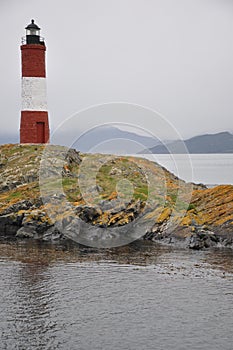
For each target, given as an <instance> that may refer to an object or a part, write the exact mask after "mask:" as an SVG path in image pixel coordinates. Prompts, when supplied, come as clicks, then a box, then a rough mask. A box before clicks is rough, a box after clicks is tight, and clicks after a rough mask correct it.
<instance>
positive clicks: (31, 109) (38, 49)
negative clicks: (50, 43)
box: [20, 19, 49, 143]
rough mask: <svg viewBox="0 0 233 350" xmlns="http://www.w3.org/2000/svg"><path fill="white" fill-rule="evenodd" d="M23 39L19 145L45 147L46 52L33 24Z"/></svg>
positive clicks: (47, 138)
mask: <svg viewBox="0 0 233 350" xmlns="http://www.w3.org/2000/svg"><path fill="white" fill-rule="evenodd" d="M25 29H26V38H23V39H22V43H23V44H22V45H21V53H22V110H21V123H20V143H48V142H49V121H48V110H47V94H46V70H45V51H46V46H45V43H44V40H43V38H41V37H40V28H39V27H38V26H37V25H36V24H35V23H34V20H33V19H32V22H31V23H30V24H29V25H28V26H27V27H26V28H25Z"/></svg>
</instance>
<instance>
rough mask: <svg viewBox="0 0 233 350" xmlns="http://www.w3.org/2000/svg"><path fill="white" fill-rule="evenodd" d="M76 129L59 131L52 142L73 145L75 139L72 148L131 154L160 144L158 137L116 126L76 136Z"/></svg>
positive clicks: (101, 127)
mask: <svg viewBox="0 0 233 350" xmlns="http://www.w3.org/2000/svg"><path fill="white" fill-rule="evenodd" d="M75 133H76V130H75V129H74V130H69V131H67V132H62V133H57V134H56V135H55V137H52V140H51V142H52V143H55V144H61V145H64V146H71V145H70V140H75V142H74V143H73V144H72V148H75V149H77V150H79V151H81V152H92V153H94V152H105V153H106V152H107V153H122V154H126V153H128V154H130V153H137V152H139V151H140V150H142V149H143V148H145V149H148V148H150V147H153V146H155V145H158V144H160V142H159V140H158V139H157V138H156V137H148V136H143V135H139V134H136V133H133V132H128V131H125V130H120V129H118V128H117V127H114V126H100V127H96V128H93V129H91V130H89V131H87V132H86V133H84V134H82V135H78V134H77V136H76V134H75Z"/></svg>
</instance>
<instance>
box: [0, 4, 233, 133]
mask: <svg viewBox="0 0 233 350" xmlns="http://www.w3.org/2000/svg"><path fill="white" fill-rule="evenodd" d="M32 18H34V19H35V22H36V24H38V25H39V26H40V27H41V35H42V36H43V37H45V42H46V46H47V84H48V102H49V113H50V123H51V127H52V129H54V128H56V127H57V126H58V125H59V124H60V123H61V122H62V121H64V120H66V118H68V117H70V116H71V115H73V114H74V113H76V112H77V111H79V110H81V109H85V108H88V107H89V106H92V105H95V104H101V103H108V102H117V101H121V102H130V103H135V104H138V105H143V106H146V107H148V108H151V109H155V110H157V111H158V112H160V113H161V114H162V115H164V116H165V117H166V118H167V120H168V121H169V122H170V123H171V124H173V125H174V127H175V128H176V130H177V131H178V132H179V133H180V134H181V135H182V136H183V137H184V138H187V137H190V136H194V135H197V134H202V133H206V132H219V131H224V130H229V131H233V125H232V116H233V69H232V65H233V1H232V0H66V1H57V0H40V1H36V2H35V1H29V0H20V1H15V0H0V27H1V28H0V29H1V55H0V62H1V79H0V91H1V95H0V96H1V130H0V133H18V129H19V119H20V108H21V101H20V88H21V71H20V42H21V36H23V35H24V34H25V30H24V28H25V26H26V25H27V24H29V23H30V21H31V19H32ZM97 118H98V116H97ZM109 122H117V120H116V116H114V117H112V116H111V115H110V116H109ZM125 122H127V123H130V124H133V123H134V116H133V115H130V114H129V115H128V116H126V120H125ZM151 123H153V121H151ZM150 126H151V125H146V128H147V129H150ZM78 127H80V130H85V128H86V125H85V120H82V125H78ZM168 138H169V135H168Z"/></svg>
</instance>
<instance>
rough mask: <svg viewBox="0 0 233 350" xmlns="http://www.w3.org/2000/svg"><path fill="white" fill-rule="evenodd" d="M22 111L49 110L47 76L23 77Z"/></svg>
mask: <svg viewBox="0 0 233 350" xmlns="http://www.w3.org/2000/svg"><path fill="white" fill-rule="evenodd" d="M21 91H22V111H47V98H46V95H47V94H46V78H37V77H22V90H21Z"/></svg>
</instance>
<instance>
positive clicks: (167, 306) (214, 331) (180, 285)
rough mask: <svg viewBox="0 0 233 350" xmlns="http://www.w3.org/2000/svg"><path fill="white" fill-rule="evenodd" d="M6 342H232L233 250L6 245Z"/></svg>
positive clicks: (14, 345)
mask: <svg viewBox="0 0 233 350" xmlns="http://www.w3.org/2000/svg"><path fill="white" fill-rule="evenodd" d="M0 264H1V269H0V278H1V279H0V295H1V303H0V313H1V319H0V331H1V342H2V343H1V346H0V348H2V349H85V350H88V349H90V350H92V349H93V350H94V349H113V350H114V349H136V350H137V349H140V350H141V349H166V350H167V349H175V350H176V349H177V350H178V349H179V350H180V349H206V350H207V349H208V350H209V349H229V350H230V349H231V346H232V340H233V339H232V329H231V325H232V322H233V318H232V311H233V310H232V297H233V288H232V287H233V252H232V251H231V250H211V251H206V252H203V251H202V252H192V251H188V250H176V249H172V248H170V247H169V248H168V247H162V246H158V245H156V244H155V245H154V244H152V243H151V242H134V243H133V244H131V245H128V246H125V247H119V248H114V249H106V250H104V249H103V250H96V249H93V248H86V247H80V246H78V245H75V244H67V245H66V246H65V245H63V246H58V245H57V246H55V245H50V244H47V243H39V242H32V241H28V242H27V241H24V242H11V243H9V242H4V241H3V242H1V243H0Z"/></svg>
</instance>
